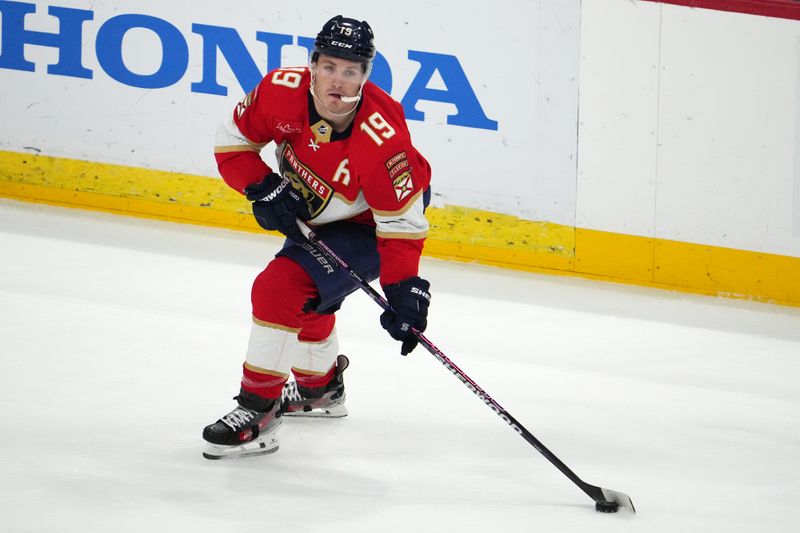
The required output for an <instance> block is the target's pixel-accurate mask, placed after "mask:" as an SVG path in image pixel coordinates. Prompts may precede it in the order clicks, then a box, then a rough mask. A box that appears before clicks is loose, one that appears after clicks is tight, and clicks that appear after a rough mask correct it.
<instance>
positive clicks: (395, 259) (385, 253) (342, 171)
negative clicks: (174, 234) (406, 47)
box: [214, 68, 430, 285]
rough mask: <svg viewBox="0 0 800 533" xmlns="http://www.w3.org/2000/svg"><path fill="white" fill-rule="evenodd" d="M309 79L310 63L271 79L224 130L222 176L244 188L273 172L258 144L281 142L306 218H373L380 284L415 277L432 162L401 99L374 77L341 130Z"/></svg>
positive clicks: (285, 169)
mask: <svg viewBox="0 0 800 533" xmlns="http://www.w3.org/2000/svg"><path fill="white" fill-rule="evenodd" d="M310 82H311V74H310V72H309V70H308V68H281V69H277V70H273V71H272V72H270V73H268V74H267V75H266V76H265V77H264V79H263V80H262V81H261V83H259V85H258V86H257V87H256V88H255V89H254V90H253V91H252V92H251V93H250V94H248V95H247V96H246V97H245V98H244V99H243V100H242V101H241V102H240V103H239V104H238V105H237V106H236V109H235V110H234V112H233V114H232V116H231V118H230V120H228V121H226V123H224V124H223V125H222V126H221V127H220V129H219V131H218V133H217V139H216V143H215V144H216V146H215V150H214V152H215V157H216V159H217V165H218V168H219V172H220V174H221V175H222V177H223V179H224V180H225V182H226V183H227V184H228V185H230V186H231V187H232V188H234V189H236V190H237V191H239V192H244V189H245V188H246V187H247V186H248V185H251V184H253V183H257V182H259V181H261V180H262V179H263V178H264V177H265V176H266V175H267V174H269V173H270V172H272V169H270V167H269V166H268V165H267V164H266V162H264V160H263V159H262V158H261V156H260V151H261V149H262V148H264V147H265V146H266V145H267V144H268V143H270V142H274V143H275V145H276V152H275V155H276V158H277V161H278V166H279V167H280V168H279V170H278V171H279V173H281V174H283V175H284V176H286V177H288V178H289V179H290V180H291V182H292V185H293V186H294V187H295V188H296V189H297V190H298V191H300V192H301V193H302V195H303V197H304V198H305V200H306V202H307V203H308V208H309V212H310V213H311V219H310V220H309V221H308V223H309V225H311V226H314V225H320V224H326V223H329V222H334V221H337V220H345V219H354V220H356V221H359V222H365V223H374V224H375V225H376V232H377V236H378V252H379V254H380V258H381V274H380V279H381V284H382V285H388V284H390V283H396V282H397V281H400V280H402V279H405V278H408V277H410V276H415V275H417V273H418V267H419V257H420V254H421V253H422V246H423V242H424V240H425V237H426V235H427V231H428V221H427V220H426V219H425V216H424V214H423V193H424V191H425V190H426V189H427V188H428V185H429V183H430V166H429V164H428V162H427V161H426V160H425V158H424V157H423V156H422V155H421V154H420V153H419V152H418V151H417V150H416V149H415V148H414V146H413V145H412V143H411V136H410V134H409V132H408V127H407V125H406V120H405V115H404V113H403V108H402V106H401V105H400V104H399V103H398V102H397V101H395V100H394V99H392V97H391V96H389V95H388V94H386V93H385V92H384V91H383V90H381V89H380V88H379V87H378V86H377V85H375V84H373V83H371V82H369V81H367V83H366V84H365V85H364V88H363V94H362V98H361V101H360V102H359V104H358V110H357V111H356V113H355V118H354V120H353V122H352V123H351V125H350V127H349V128H348V129H347V130H346V131H344V132H335V131H334V130H333V128H332V127H331V125H330V124H329V123H328V122H327V121H325V120H324V119H323V118H322V117H320V116H319V115H318V114H317V112H316V109H315V108H314V105H313V101H312V99H311V98H312V97H311V93H310V90H309V87H310ZM373 221H374V222H373Z"/></svg>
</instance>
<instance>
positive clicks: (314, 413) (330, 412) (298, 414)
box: [282, 405, 347, 418]
mask: <svg viewBox="0 0 800 533" xmlns="http://www.w3.org/2000/svg"><path fill="white" fill-rule="evenodd" d="M282 416H288V417H293V418H344V417H345V416H347V407H345V406H344V405H335V406H333V407H325V408H317V409H311V410H310V411H285V412H284V413H283V414H282Z"/></svg>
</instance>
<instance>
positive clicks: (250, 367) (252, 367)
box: [244, 361, 289, 378]
mask: <svg viewBox="0 0 800 533" xmlns="http://www.w3.org/2000/svg"><path fill="white" fill-rule="evenodd" d="M244 367H245V368H246V369H247V370H249V371H251V372H256V373H258V374H265V375H267V376H275V377H278V378H288V377H289V374H284V373H283V372H276V371H274V370H267V369H266V368H261V367H260V366H255V365H251V364H250V363H248V362H247V361H245V363H244Z"/></svg>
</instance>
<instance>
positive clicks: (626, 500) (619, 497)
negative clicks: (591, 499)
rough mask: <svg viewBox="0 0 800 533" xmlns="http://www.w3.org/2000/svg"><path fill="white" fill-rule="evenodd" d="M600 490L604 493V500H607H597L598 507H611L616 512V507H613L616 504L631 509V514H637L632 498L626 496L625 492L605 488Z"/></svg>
mask: <svg viewBox="0 0 800 533" xmlns="http://www.w3.org/2000/svg"><path fill="white" fill-rule="evenodd" d="M600 490H601V491H602V493H603V498H605V501H601V500H597V504H598V506H603V505H606V506H611V507H614V509H615V510H616V506H613V505H612V504H616V505H617V506H619V507H624V508H626V509H630V510H631V512H633V513H635V512H636V507H634V506H633V500H631V497H630V496H628V495H627V494H625V493H624V492H617V491H615V490H610V489H604V488H601V489H600ZM598 510H599V508H598ZM606 512H609V511H606ZM610 512H615V511H610Z"/></svg>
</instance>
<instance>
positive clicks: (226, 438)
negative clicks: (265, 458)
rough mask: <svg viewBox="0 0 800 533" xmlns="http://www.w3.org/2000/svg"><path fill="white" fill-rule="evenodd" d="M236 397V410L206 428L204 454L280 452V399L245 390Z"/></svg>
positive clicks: (215, 456) (226, 455)
mask: <svg viewBox="0 0 800 533" xmlns="http://www.w3.org/2000/svg"><path fill="white" fill-rule="evenodd" d="M234 399H235V400H238V402H239V405H237V406H236V408H235V409H234V410H233V411H231V412H230V413H228V414H227V415H225V416H223V417H222V418H220V419H219V420H217V421H216V422H215V423H213V424H210V425H208V426H206V427H205V429H203V439H204V440H205V441H206V450H205V451H204V452H203V457H205V458H206V459H224V458H229V457H247V456H251V455H265V454H268V453H275V452H277V451H278V428H279V427H280V425H281V419H280V416H281V411H280V406H281V404H280V402H279V401H277V400H264V399H263V398H260V397H258V396H256V395H255V394H250V393H247V392H245V391H242V392H241V393H240V394H239V396H237V397H236V398H234Z"/></svg>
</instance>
